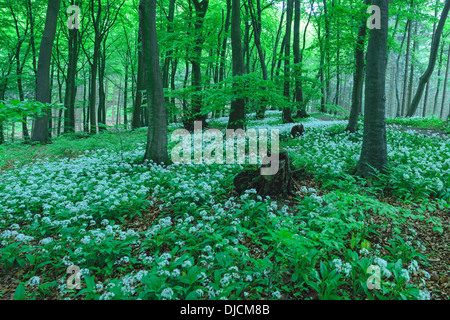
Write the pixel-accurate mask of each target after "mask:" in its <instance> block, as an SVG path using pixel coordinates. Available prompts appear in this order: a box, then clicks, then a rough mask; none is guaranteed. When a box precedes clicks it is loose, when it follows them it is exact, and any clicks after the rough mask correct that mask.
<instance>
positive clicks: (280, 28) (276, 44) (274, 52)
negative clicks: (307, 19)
mask: <svg viewBox="0 0 450 320" xmlns="http://www.w3.org/2000/svg"><path fill="white" fill-rule="evenodd" d="M282 8H283V9H282V12H281V18H280V24H279V26H278V31H277V36H276V38H275V46H274V47H273V53H272V55H273V57H272V69H271V71H270V79H271V80H273V79H274V78H273V77H274V71H275V66H276V62H277V60H278V61H280V59H279V58H278V59H277V49H278V43H279V42H280V38H281V31H282V28H283V21H284V14H285V10H284V1H283V7H282ZM283 51H284V40H283V41H282V44H281V53H280V56H281V55H283Z"/></svg>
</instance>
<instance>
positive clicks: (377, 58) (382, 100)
mask: <svg viewBox="0 0 450 320" xmlns="http://www.w3.org/2000/svg"><path fill="white" fill-rule="evenodd" d="M372 5H377V6H378V7H379V8H380V11H381V28H380V29H372V30H370V38H369V45H368V48H367V67H366V69H367V73H366V89H365V90H366V92H365V110H364V135H363V144H362V149H361V157H360V160H359V162H358V165H357V173H358V174H359V175H361V176H363V177H366V176H371V175H373V174H374V170H377V171H378V172H381V173H385V172H386V170H387V168H386V167H387V164H388V157H387V141H386V118H385V104H386V96H385V82H386V66H385V64H386V53H387V38H388V18H389V17H388V10H389V9H388V7H389V1H388V0H373V1H372Z"/></svg>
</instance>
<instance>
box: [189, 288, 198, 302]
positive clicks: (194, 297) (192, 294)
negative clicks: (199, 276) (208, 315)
mask: <svg viewBox="0 0 450 320" xmlns="http://www.w3.org/2000/svg"><path fill="white" fill-rule="evenodd" d="M197 298H198V293H197V292H196V291H195V290H194V291H191V292H189V294H188V295H187V296H186V300H197Z"/></svg>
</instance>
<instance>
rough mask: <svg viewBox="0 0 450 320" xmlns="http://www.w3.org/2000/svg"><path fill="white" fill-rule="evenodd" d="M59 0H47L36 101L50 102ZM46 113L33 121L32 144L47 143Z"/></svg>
mask: <svg viewBox="0 0 450 320" xmlns="http://www.w3.org/2000/svg"><path fill="white" fill-rule="evenodd" d="M60 3H61V0H49V2H48V7H47V15H46V19H45V27H44V33H43V36H42V40H41V46H40V50H39V62H38V76H37V101H39V102H41V103H48V102H50V61H51V57H52V47H53V41H54V39H55V34H56V25H57V22H58V12H59V6H60ZM48 116H49V114H48V113H45V114H44V115H43V116H42V117H38V118H36V120H35V123H34V126H33V133H32V137H31V140H32V141H33V142H39V143H47V142H48V138H49V137H48V127H49V126H48Z"/></svg>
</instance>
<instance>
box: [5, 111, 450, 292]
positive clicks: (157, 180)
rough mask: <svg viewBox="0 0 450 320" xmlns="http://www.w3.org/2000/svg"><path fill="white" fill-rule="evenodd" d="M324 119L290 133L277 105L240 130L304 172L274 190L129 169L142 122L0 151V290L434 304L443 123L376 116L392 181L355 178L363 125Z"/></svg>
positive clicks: (198, 173)
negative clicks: (351, 127) (277, 148)
mask: <svg viewBox="0 0 450 320" xmlns="http://www.w3.org/2000/svg"><path fill="white" fill-rule="evenodd" d="M324 117H326V118H329V117H330V116H328V115H315V117H312V118H308V119H306V120H304V121H302V123H303V125H304V127H305V129H306V132H305V134H304V135H303V136H302V137H299V138H295V139H292V138H291V137H290V135H289V134H290V129H291V128H292V126H293V125H292V124H281V122H280V113H278V112H276V111H270V112H268V117H267V118H266V119H265V120H263V121H250V122H249V124H248V128H257V129H258V128H259V129H262V128H273V129H279V130H280V140H281V148H282V149H283V150H285V151H288V152H289V154H290V156H291V158H293V161H294V165H295V167H298V168H303V167H304V168H306V172H307V174H306V175H305V176H304V179H302V180H299V181H297V182H298V185H299V190H298V192H297V193H296V195H295V196H292V197H287V198H284V199H272V198H270V197H264V198H263V197H261V196H259V195H257V194H256V193H255V190H248V191H246V192H245V193H244V194H242V195H237V194H236V193H235V190H234V187H233V178H234V177H235V175H236V174H237V173H239V172H240V171H241V170H242V169H243V166H242V165H238V164H234V165H195V164H192V165H180V166H177V165H166V166H157V165H154V164H150V165H149V166H144V165H142V163H141V160H142V158H143V155H144V148H145V141H146V130H145V129H140V130H136V131H133V132H132V131H114V130H111V131H110V132H105V133H102V134H98V135H95V136H92V137H88V136H86V135H84V134H81V133H78V134H73V135H65V136H62V137H59V138H57V139H55V140H54V142H53V144H51V145H47V146H33V147H32V146H27V145H22V144H10V145H4V146H0V199H1V201H0V279H1V280H0V299H13V298H16V299H105V300H106V299H138V298H139V299H288V300H293V299H440V300H442V299H448V298H449V295H450V279H449V271H450V270H449V257H450V248H449V243H450V241H449V208H450V205H449V198H450V142H449V140H448V135H447V133H446V131H445V129H442V128H435V127H433V126H431V125H430V124H429V123H428V124H427V123H426V122H427V120H414V121H416V122H415V123H400V122H399V121H400V120H398V121H397V120H394V119H389V120H388V123H389V126H388V136H387V139H388V155H389V159H390V166H391V167H390V174H389V175H387V176H381V175H380V176H379V177H378V179H374V180H370V181H367V180H363V179H361V178H359V177H357V176H355V175H352V174H351V172H352V169H353V168H354V167H355V165H356V163H357V161H358V159H359V153H360V148H361V144H362V126H361V125H360V127H359V128H360V130H359V132H358V133H355V134H349V133H345V132H344V128H345V126H346V121H343V120H339V119H331V120H330V119H328V120H330V121H323V120H320V119H318V118H324ZM225 126H226V119H216V120H214V121H212V122H211V123H210V127H212V128H222V129H224V128H225ZM177 127H178V125H175V124H172V125H171V130H174V129H175V128H177ZM424 128H428V129H431V130H432V131H431V132H428V133H427V134H423V132H421V130H419V129H424ZM174 145H175V143H174V142H172V143H171V145H170V147H171V148H172V147H173V146H174ZM74 265H75V266H76V268H79V270H80V271H79V273H78V275H80V276H81V290H78V289H71V288H69V287H68V282H67V280H68V279H69V280H70V278H69V277H70V274H68V273H67V269H68V268H69V267H71V266H74ZM77 270H78V269H77ZM374 270H375V272H376V271H377V270H378V271H379V272H380V277H381V279H380V283H379V287H377V286H375V287H373V285H374V284H377V282H376V277H375V275H376V274H372V273H371V272H373V271H374ZM75 278H76V277H75ZM70 283H71V282H70V281H69V285H70Z"/></svg>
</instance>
